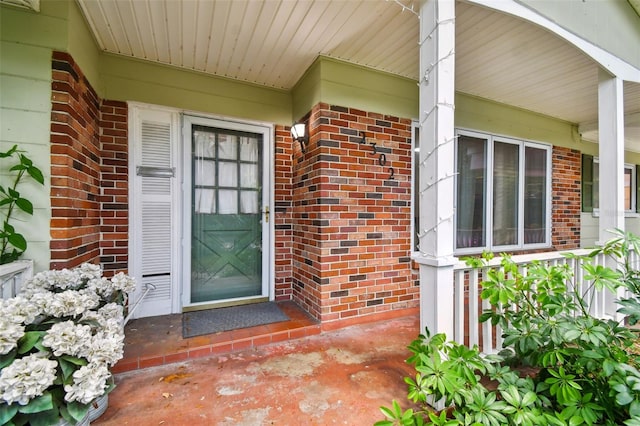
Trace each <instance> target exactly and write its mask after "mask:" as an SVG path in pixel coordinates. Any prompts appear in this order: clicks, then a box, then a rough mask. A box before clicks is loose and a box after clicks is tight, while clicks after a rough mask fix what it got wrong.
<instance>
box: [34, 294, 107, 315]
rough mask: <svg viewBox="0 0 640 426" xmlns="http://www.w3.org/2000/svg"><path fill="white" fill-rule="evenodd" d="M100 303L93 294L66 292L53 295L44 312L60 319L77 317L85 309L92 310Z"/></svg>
mask: <svg viewBox="0 0 640 426" xmlns="http://www.w3.org/2000/svg"><path fill="white" fill-rule="evenodd" d="M99 303H100V301H99V298H98V297H97V295H95V293H92V292H83V291H75V290H66V291H63V292H62V293H53V294H52V297H51V298H50V299H48V300H47V304H46V306H45V309H44V311H45V312H46V313H47V315H51V316H54V317H56V318H60V317H68V316H72V317H77V316H78V315H81V314H82V313H84V312H85V311H86V310H87V309H92V308H95V307H96V306H98V304H99Z"/></svg>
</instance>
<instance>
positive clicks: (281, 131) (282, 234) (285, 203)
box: [272, 125, 295, 300]
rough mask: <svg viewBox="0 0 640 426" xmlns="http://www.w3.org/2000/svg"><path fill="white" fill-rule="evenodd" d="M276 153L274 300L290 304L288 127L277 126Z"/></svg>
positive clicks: (291, 170)
mask: <svg viewBox="0 0 640 426" xmlns="http://www.w3.org/2000/svg"><path fill="white" fill-rule="evenodd" d="M275 130H276V144H275V145H276V150H275V173H274V180H275V182H274V186H275V190H274V194H275V200H274V203H273V204H274V212H273V215H272V217H273V218H274V220H275V224H274V227H275V256H276V258H275V291H276V294H275V298H276V300H291V294H292V286H291V283H292V275H291V272H292V264H291V261H292V257H291V253H292V244H293V226H292V220H291V219H292V210H291V205H292V203H291V196H292V178H293V168H292V163H293V162H295V160H294V158H293V155H294V151H293V147H292V143H291V133H290V128H289V127H284V126H279V125H278V126H276V129H275Z"/></svg>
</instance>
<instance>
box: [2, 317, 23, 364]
mask: <svg viewBox="0 0 640 426" xmlns="http://www.w3.org/2000/svg"><path fill="white" fill-rule="evenodd" d="M22 336H24V326H23V325H21V324H16V323H14V322H11V321H10V320H8V319H7V318H4V317H0V354H2V355H4V354H7V353H9V352H10V351H11V350H12V349H13V348H15V347H17V346H18V340H20V338H21V337H22Z"/></svg>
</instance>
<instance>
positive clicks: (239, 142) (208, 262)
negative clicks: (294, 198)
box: [189, 123, 268, 304]
mask: <svg viewBox="0 0 640 426" xmlns="http://www.w3.org/2000/svg"><path fill="white" fill-rule="evenodd" d="M190 131H191V261H190V263H191V276H190V281H191V282H190V286H189V287H190V298H189V304H202V303H206V302H220V301H230V300H231V301H233V300H244V299H246V298H252V297H259V296H265V294H264V293H265V287H264V286H263V272H262V271H263V247H262V246H263V214H264V212H263V207H262V206H263V202H264V200H263V196H262V184H263V180H264V179H263V166H262V163H263V161H262V159H263V143H264V141H263V135H262V134H260V133H252V132H247V131H241V130H230V129H224V128H217V127H212V126H206V125H199V124H195V123H192V124H191V125H190ZM265 219H266V220H268V216H265Z"/></svg>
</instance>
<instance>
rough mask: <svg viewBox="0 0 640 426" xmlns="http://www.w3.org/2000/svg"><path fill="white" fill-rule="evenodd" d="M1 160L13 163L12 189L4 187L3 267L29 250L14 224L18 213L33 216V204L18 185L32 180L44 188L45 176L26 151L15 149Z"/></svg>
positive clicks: (0, 202)
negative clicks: (12, 220)
mask: <svg viewBox="0 0 640 426" xmlns="http://www.w3.org/2000/svg"><path fill="white" fill-rule="evenodd" d="M0 159H7V160H13V163H11V164H10V165H9V169H8V170H9V172H10V177H11V179H10V180H11V182H10V184H9V185H8V186H4V185H0V207H1V208H2V210H1V211H0V213H2V216H3V218H2V228H0V265H3V264H5V263H11V262H13V261H14V260H17V259H18V258H19V257H20V255H21V254H22V253H23V252H24V251H25V250H26V249H27V240H26V239H25V238H24V236H23V235H22V234H20V233H19V232H16V230H15V227H14V226H13V225H12V224H11V219H12V217H13V215H14V213H15V209H16V208H17V209H19V210H21V211H23V212H24V213H27V214H29V215H32V214H33V204H32V203H31V201H29V200H28V199H26V198H24V197H23V196H22V195H21V194H20V192H19V191H18V184H19V183H20V182H22V180H23V179H24V178H26V177H28V176H30V177H31V178H32V179H33V180H35V181H36V182H38V183H39V184H41V185H44V176H43V175H42V172H41V171H40V169H38V168H37V167H36V166H34V165H33V162H32V161H31V159H29V157H27V156H26V155H25V154H24V151H21V150H19V149H18V145H14V146H13V147H12V148H11V149H9V150H8V151H5V152H0Z"/></svg>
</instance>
